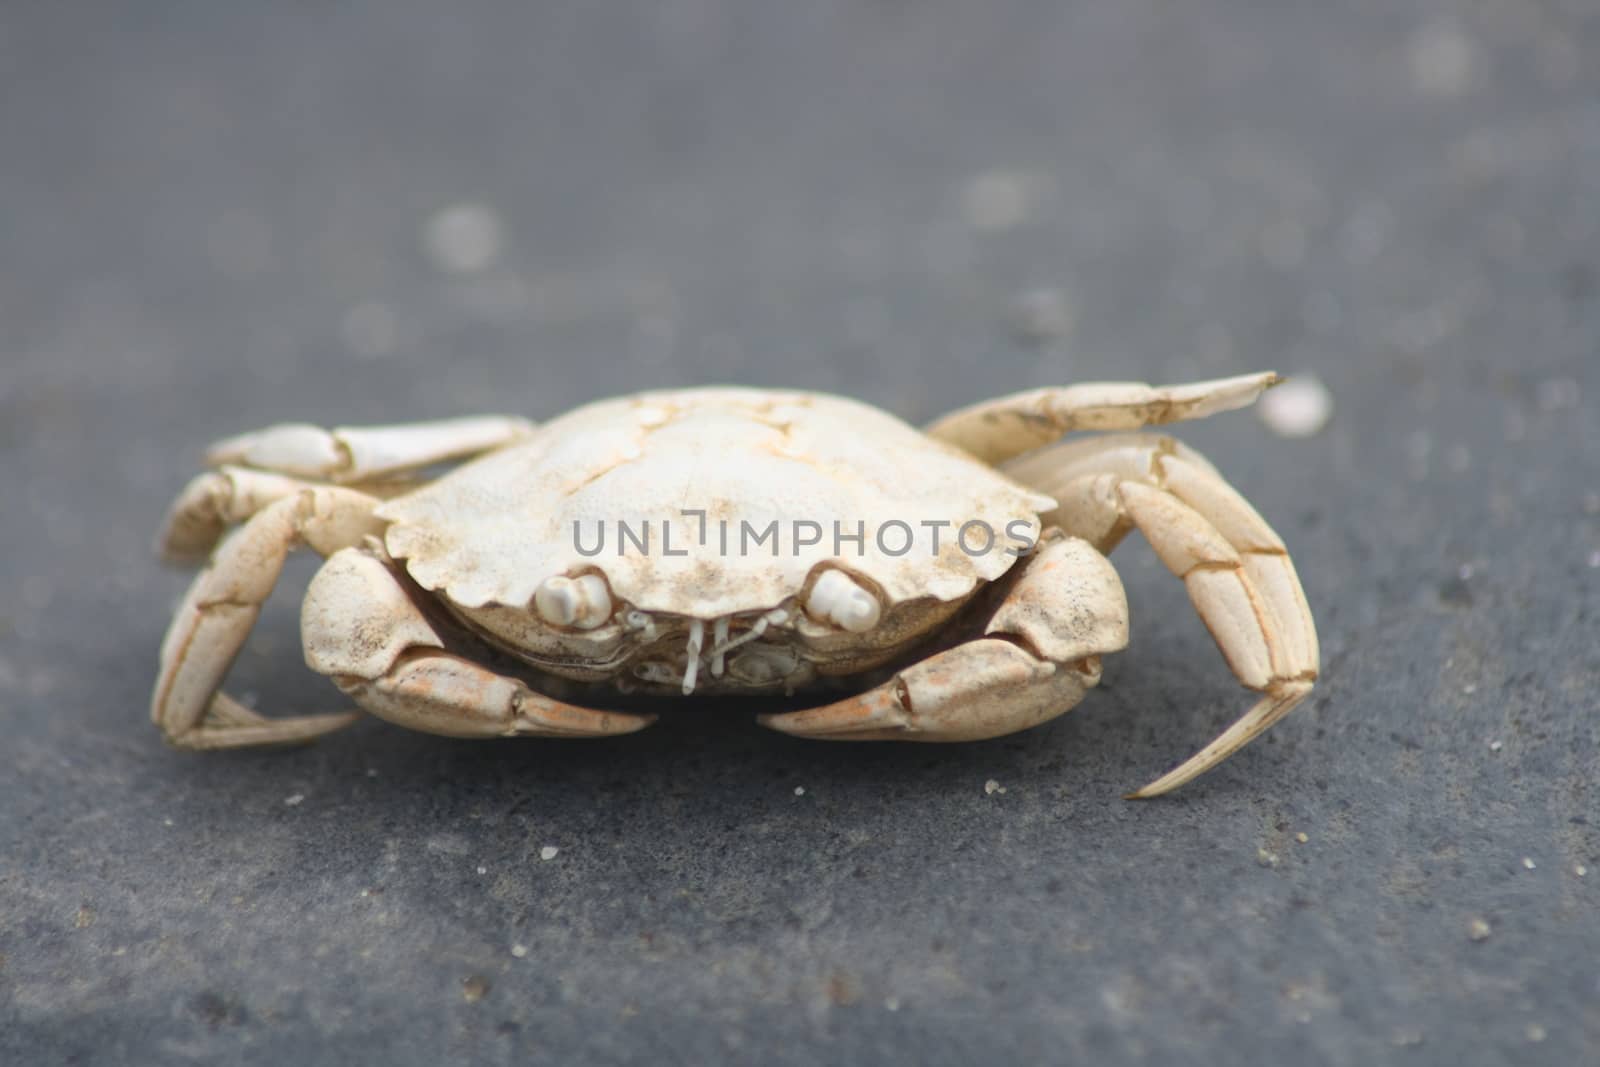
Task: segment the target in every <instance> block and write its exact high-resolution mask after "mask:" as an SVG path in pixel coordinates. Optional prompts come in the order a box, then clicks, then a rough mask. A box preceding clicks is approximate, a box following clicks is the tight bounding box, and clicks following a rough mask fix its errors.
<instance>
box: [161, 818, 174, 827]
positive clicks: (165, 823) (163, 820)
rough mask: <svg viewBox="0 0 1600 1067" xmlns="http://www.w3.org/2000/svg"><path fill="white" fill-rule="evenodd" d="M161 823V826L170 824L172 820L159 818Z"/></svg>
mask: <svg viewBox="0 0 1600 1067" xmlns="http://www.w3.org/2000/svg"><path fill="white" fill-rule="evenodd" d="M161 825H162V826H171V825H172V820H171V819H162V820H161Z"/></svg>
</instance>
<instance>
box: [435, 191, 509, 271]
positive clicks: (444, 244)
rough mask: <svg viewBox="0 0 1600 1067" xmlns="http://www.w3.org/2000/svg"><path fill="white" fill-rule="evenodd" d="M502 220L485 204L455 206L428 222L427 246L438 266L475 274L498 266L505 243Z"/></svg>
mask: <svg viewBox="0 0 1600 1067" xmlns="http://www.w3.org/2000/svg"><path fill="white" fill-rule="evenodd" d="M502 240H503V238H502V233H501V225H500V218H499V216H497V215H496V214H495V213H494V210H493V209H492V208H490V207H488V206H487V205H485V204H453V205H451V206H450V207H447V208H445V209H444V210H442V211H440V212H438V213H437V214H435V215H434V216H433V217H432V218H431V219H429V220H428V224H427V226H426V227H425V228H424V230H423V243H424V244H426V245H427V248H428V255H429V256H430V257H431V258H432V259H433V264H434V266H436V267H438V268H439V269H440V270H442V271H446V272H448V273H450V274H473V273H476V272H477V271H481V270H483V269H484V268H486V267H488V266H490V265H491V264H492V263H494V261H495V259H496V257H498V256H499V254H500V245H501V243H502Z"/></svg>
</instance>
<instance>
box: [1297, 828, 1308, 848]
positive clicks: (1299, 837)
mask: <svg viewBox="0 0 1600 1067" xmlns="http://www.w3.org/2000/svg"><path fill="white" fill-rule="evenodd" d="M1294 839H1295V840H1296V841H1298V842H1300V843H1301V844H1302V845H1303V844H1305V843H1306V842H1307V841H1310V840H1311V838H1309V837H1307V836H1306V832H1305V831H1304V830H1301V831H1300V832H1299V833H1297V834H1295V835H1294Z"/></svg>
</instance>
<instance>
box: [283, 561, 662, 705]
mask: <svg viewBox="0 0 1600 1067" xmlns="http://www.w3.org/2000/svg"><path fill="white" fill-rule="evenodd" d="M380 551H381V550H379V549H368V548H362V549H355V548H350V549H345V550H344V551H342V552H339V553H337V554H335V555H334V556H333V557H332V558H331V559H329V560H328V562H327V563H325V564H324V565H323V567H322V569H321V570H319V571H318V572H317V575H316V577H315V578H313V579H312V581H311V586H310V588H309V589H308V590H307V591H306V599H305V603H304V607H303V609H302V612H301V617H300V631H301V636H302V640H303V641H304V642H305V651H306V663H307V664H308V665H309V666H310V667H311V669H312V670H315V671H318V672H320V673H322V674H326V675H328V676H330V677H331V678H333V680H334V682H335V683H336V684H337V685H338V686H339V688H340V689H342V690H344V692H345V693H346V694H348V695H349V696H350V697H351V699H353V700H354V701H355V702H356V703H357V704H359V705H361V707H363V708H365V709H366V710H367V711H369V712H371V713H372V714H374V715H377V716H378V717H379V718H383V719H387V720H389V721H390V722H392V723H396V724H397V725H400V726H405V727H408V728H409V729H412V730H421V731H423V732H425V733H432V734H443V735H445V736H448V737H515V736H538V737H612V736H616V735H618V734H629V733H633V732H634V731H635V730H642V729H644V728H645V727H646V726H649V725H650V724H651V723H652V722H654V721H655V716H653V715H629V714H624V713H622V712H614V711H595V710H592V709H589V708H582V707H577V706H575V705H572V704H565V703H562V702H561V701H559V700H555V699H553V698H551V697H547V696H545V695H543V694H542V693H537V692H534V691H533V690H532V689H529V688H528V687H527V686H526V685H524V684H523V683H522V682H521V681H519V680H517V679H515V678H508V677H506V676H504V675H501V674H496V673H495V672H493V671H491V670H488V669H487V668H485V667H481V666H479V665H478V664H476V663H473V662H472V661H470V660H468V659H465V658H464V657H462V656H458V655H456V654H454V653H452V652H450V651H447V650H446V648H445V644H444V641H443V640H442V639H441V638H440V636H439V633H438V631H437V630H436V629H435V627H434V625H433V624H432V623H431V622H429V621H428V619H427V617H426V616H424V615H423V613H422V611H421V610H420V609H419V608H418V607H417V604H416V601H415V600H414V599H413V597H412V594H411V592H410V591H409V582H408V580H407V579H406V578H404V577H402V576H401V575H400V574H399V573H397V570H398V569H397V568H395V567H393V566H392V565H391V564H390V563H388V562H387V561H386V560H383V559H380V558H379V557H378V555H377V553H378V552H380ZM351 619H361V620H364V621H363V624H362V625H361V626H357V627H352V626H351V625H350V620H351Z"/></svg>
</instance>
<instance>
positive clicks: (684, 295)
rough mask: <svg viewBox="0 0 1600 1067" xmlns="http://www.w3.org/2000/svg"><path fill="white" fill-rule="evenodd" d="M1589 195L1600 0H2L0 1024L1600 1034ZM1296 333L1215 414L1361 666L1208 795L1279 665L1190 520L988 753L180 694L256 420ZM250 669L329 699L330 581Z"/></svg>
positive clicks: (1172, 1052)
mask: <svg viewBox="0 0 1600 1067" xmlns="http://www.w3.org/2000/svg"><path fill="white" fill-rule="evenodd" d="M462 205H468V209H467V210H466V211H464V212H463V211H461V210H459V208H460V207H461V206H462ZM470 205H482V206H483V208H484V209H486V210H487V211H488V212H489V215H488V217H487V219H486V220H485V217H484V216H483V215H482V213H481V211H479V212H477V213H475V210H474V209H472V208H471V207H470ZM452 207H455V208H457V209H458V210H456V211H455V212H454V213H453V214H444V215H442V216H441V213H447V212H449V211H450V209H451V208H452ZM463 218H465V222H464V223H463V222H462V219H463ZM441 219H442V221H441ZM430 220H432V221H430ZM451 220H454V222H453V223H452V221H451ZM485 221H487V223H488V226H487V231H486V232H485V227H484V226H483V225H481V224H482V223H484V222H485ZM1597 231H1600V20H1597V18H1596V11H1595V8H1594V6H1593V5H1592V4H1591V3H1587V2H1583V0H1567V2H1565V3H1563V2H1557V0H1552V2H1546V3H1534V2H1531V0H1498V2H1494V3H1474V4H1459V5H1456V4H1449V3H1443V2H1430V3H1419V4H1412V5H1396V4H1389V3H1376V2H1347V3H1319V4H1307V3H1298V4H1260V3H1255V4H1252V3H1245V2H1239V0H1203V2H1193V3H1187V4H1183V5H1176V4H1159V3H1153V2H1150V0H1119V2H1116V3H1110V2H1106V3H1098V4H1060V3H1055V2H1046V0H1034V2H1026V0H1018V2H1006V3H983V4H976V3H968V2H958V0H947V2H939V3H923V4H903V3H890V2H877V3H852V4H845V3H783V2H780V0H770V2H767V3H734V2H718V0H704V2H679V0H675V2H671V3H664V2H659V0H640V2H636V3H631V4H612V5H592V4H565V5H528V4H516V3H499V4H490V3H464V4H455V5H426V4H417V3H383V4H379V3H352V4H342V5H306V4H301V5H255V6H249V7H247V6H245V5H216V4H199V3H186V4H185V3H150V4H141V5H104V6H100V7H97V6H95V5H43V4H36V5H10V6H9V7H8V9H7V10H6V11H5V12H4V13H3V14H0V545H3V546H4V552H3V553H0V727H3V729H4V741H3V743H0V746H3V747H0V755H3V759H0V767H3V774H0V1062H5V1063H8V1064H28V1065H32V1064H55V1063H86V1064H87V1063H124V1062H126V1063H157V1062H160V1063H175V1062H185V1061H199V1062H238V1063H261V1064H279V1063H296V1062H299V1063H317V1064H321V1063H350V1062H386V1063H390V1064H394V1065H402V1064H439V1063H447V1062H463V1061H466V1060H468V1059H472V1060H482V1061H486V1062H506V1063H510V1062H515V1063H530V1062H577V1061H580V1060H585V1061H590V1062H624V1061H629V1060H642V1059H644V1058H646V1057H649V1058H651V1059H653V1060H656V1061H660V1062H684V1063H691V1062H713V1061H717V1060H743V1061H747V1062H748V1061H755V1060H759V1061H761V1062H769V1063H817V1062H863V1061H870V1060H878V1061H905V1062H921V1063H941V1062H951V1063H954V1062H972V1061H975V1060H986V1061H990V1062H1015V1061H1018V1060H1040V1059H1042V1060H1067V1059H1072V1060H1077V1061H1080V1062H1094V1063H1144V1062H1149V1063H1190V1062H1197V1061H1210V1062H1241V1063H1242V1062H1254V1063H1287V1062H1311V1063H1332V1064H1367V1063H1374V1062H1404V1063H1451V1064H1490V1063H1577V1062H1591V1063H1592V1062H1596V1061H1597V1060H1600V1051H1597V1050H1600V910H1597V905H1600V837H1597V834H1600V805H1597V800H1596V790H1595V781H1596V777H1597V772H1600V729H1597V725H1596V724H1597V718H1596V701H1597V697H1596V692H1597V686H1600V651H1597V647H1596V646H1597V642H1596V635H1597V632H1600V627H1597V609H1600V556H1597V555H1596V553H1600V495H1597V494H1600V415H1597V408H1596V399H1597V398H1600V373H1597V366H1600V352H1597V342H1600V301H1597V286H1600V275H1597V271H1600V262H1597V249H1600V232H1597ZM430 234H431V235H432V237H431V238H430V236H429V235H430ZM462 268H466V269H462ZM1267 366H1273V367H1277V368H1278V369H1280V370H1284V371H1288V372H1308V371H1309V372H1315V373H1316V374H1318V375H1320V376H1321V377H1322V378H1323V379H1324V380H1325V381H1326V382H1327V383H1328V385H1329V386H1330V388H1331V389H1332V392H1333V395H1334V397H1335V403H1336V411H1335V414H1334V420H1333V422H1332V424H1331V425H1330V427H1329V428H1328V429H1327V430H1326V431H1325V432H1324V433H1323V434H1321V435H1320V436H1317V437H1314V438H1311V439H1309V440H1303V441H1285V440H1281V439H1279V438H1277V437H1275V436H1274V435H1273V434H1272V433H1270V432H1269V431H1268V430H1267V429H1266V428H1265V427H1264V426H1262V425H1261V424H1260V423H1259V422H1258V421H1257V420H1256V419H1255V418H1254V417H1252V416H1251V415H1248V414H1240V415H1231V416H1227V417H1224V418H1219V419H1216V420H1214V421H1212V422H1210V423H1207V424H1204V425H1197V426H1194V427H1192V428H1187V429H1185V430H1184V431H1183V433H1182V436H1183V437H1184V438H1185V439H1186V440H1188V441H1190V442H1191V443H1194V444H1196V445H1197V446H1199V447H1201V448H1202V449H1204V450H1205V451H1207V452H1208V454H1209V455H1211V456H1212V458H1213V459H1215V460H1216V461H1217V462H1218V463H1219V464H1220V465H1221V466H1222V467H1223V468H1224V469H1225V470H1226V471H1227V472H1228V473H1229V475H1230V477H1231V478H1232V479H1233V480H1234V481H1235V483H1236V484H1237V485H1239V486H1240V487H1241V488H1242V489H1243V490H1244V491H1245V492H1246V493H1247V494H1248V495H1249V496H1250V497H1251V498H1252V499H1253V500H1254V501H1256V502H1257V503H1258V504H1259V506H1260V507H1261V509H1262V510H1263V511H1264V512H1265V513H1266V514H1267V515H1268V516H1269V517H1270V518H1271V519H1272V520H1273V521H1274V522H1275V523H1276V524H1277V525H1278V527H1279V528H1280V530H1282V532H1283V533H1284V535H1285V536H1286V538H1287V539H1288V541H1289V543H1290V546H1291V548H1292V549H1293V551H1294V553H1295V555H1296V558H1297V559H1298V561H1299V563H1300V568H1301V573H1302V575H1303V576H1304V579H1305V582H1306V585H1307V588H1308V591H1309V595H1310V597H1311V601H1312V603H1313V605H1314V607H1315V609H1316V613H1317V617H1318V619H1319V622H1320V625H1321V630H1322V636H1323V641H1324V649H1325V667H1326V671H1325V680H1324V682H1323V683H1322V684H1321V685H1320V687H1319V688H1318V690H1317V693H1316V695H1315V698H1314V699H1313V700H1312V701H1311V702H1310V703H1309V704H1308V706H1306V707H1305V708H1304V709H1302V710H1301V711H1299V712H1297V713H1296V714H1295V715H1294V716H1293V717H1292V718H1290V719H1288V720H1287V721H1285V722H1284V723H1283V724H1281V725H1280V726H1279V727H1278V728H1277V729H1276V730H1275V731H1274V732H1273V733H1272V734H1271V735H1270V736H1269V737H1268V738H1267V739H1265V740H1264V741H1262V742H1261V743H1258V744H1257V745H1255V746H1254V747H1253V748H1251V749H1250V750H1248V751H1247V752H1245V753H1243V754H1242V755H1240V756H1239V757H1237V758H1235V759H1234V760H1232V761H1231V762H1230V763H1228V764H1227V765H1226V766H1225V767H1223V768H1222V769H1220V770H1219V771H1217V772H1216V773H1214V774H1213V775H1211V776H1210V777H1209V778H1207V779H1204V780H1203V781H1201V782H1200V783H1197V784H1196V785H1195V786H1193V787H1191V788H1189V789H1186V790H1185V791H1183V792H1182V793H1180V794H1178V795H1177V796H1175V797H1173V798H1172V799H1170V800H1167V801H1163V802H1157V803H1148V804H1134V803H1128V802H1124V801H1122V800H1120V799H1119V794H1120V793H1121V792H1122V791H1124V790H1126V789H1128V788H1131V787H1134V786H1137V785H1138V784H1140V783H1142V782H1143V781H1145V780H1147V779H1148V778H1149V777H1150V776H1152V775H1153V774H1154V773H1156V772H1158V771H1160V770H1163V769H1165V768H1166V767H1167V766H1169V765H1171V764H1172V763H1174V762H1176V761H1177V760H1178V759H1180V758H1182V757H1183V756H1184V755H1186V754H1188V753H1189V752H1190V751H1192V750H1193V749H1194V748H1195V747H1196V746H1197V745H1199V744H1200V743H1202V742H1203V741H1204V740H1205V739H1207V738H1208V737H1209V736H1210V735H1211V734H1212V733H1213V732H1214V731H1215V730H1217V729H1218V728H1219V727H1220V726H1221V725H1222V724H1223V723H1225V722H1227V721H1229V720H1230V719H1231V718H1232V717H1233V716H1234V715H1236V714H1237V713H1238V712H1239V711H1240V710H1241V709H1242V708H1243V706H1244V704H1245V702H1246V699H1247V698H1246V695H1245V694H1244V693H1242V692H1241V691H1239V690H1238V689H1236V688H1235V687H1234V686H1233V684H1232V683H1231V681H1230V679H1229V678H1228V676H1227V673H1226V671H1225V670H1224V668H1223V667H1222V665H1221V663H1220V661H1219V659H1218V657H1217V655H1216V653H1215V650H1214V649H1213V648H1212V647H1211V645H1210V644H1209V641H1208V639H1207V637H1206V635H1205V633H1204V630H1203V628H1202V627H1201V626H1200V624H1199V623H1198V622H1197V621H1196V620H1195V619H1194V618H1192V617H1191V615H1190V613H1189V610H1188V608H1187V606H1186V605H1185V602H1184V599H1183V596H1182V593H1181V590H1180V588H1179V586H1178V584H1177V583H1176V582H1174V581H1173V580H1171V579H1170V578H1169V577H1167V576H1166V574H1165V573H1164V572H1163V571H1161V569H1160V568H1159V566H1158V565H1157V564H1156V562H1155V561H1154V559H1153V557H1152V556H1151V554H1150V553H1149V551H1148V550H1147V549H1146V548H1144V547H1143V546H1142V545H1130V546H1129V547H1127V548H1125V549H1123V550H1121V551H1120V552H1119V553H1118V555H1117V560H1118V563H1119V566H1120V567H1121V569H1122V570H1123V572H1124V574H1125V577H1126V580H1127V583H1128V586H1129V590H1130V597H1131V600H1132V606H1133V611H1134V616H1135V623H1134V644H1133V647H1132V648H1131V649H1130V650H1129V651H1128V652H1127V653H1125V654H1124V655H1122V656H1120V657H1118V658H1116V659H1114V660H1113V661H1110V662H1109V663H1108V665H1107V671H1106V684H1105V685H1104V686H1103V688H1102V689H1101V690H1100V691H1099V692H1097V693H1095V694H1094V695H1092V696H1091V698H1090V699H1089V700H1088V701H1087V702H1086V703H1085V704H1084V705H1083V706H1082V707H1081V708H1079V709H1078V710H1076V711H1075V712H1073V713H1072V714H1071V715H1069V716H1067V717H1065V718H1063V719H1061V720H1058V721H1057V722H1055V723H1053V724H1051V725H1049V726H1046V727H1044V728H1041V729H1039V730H1036V731H1034V732H1032V733H1031V734H1029V735H1025V736H1019V737H1014V738H1010V739H1006V740H1002V741H998V742H993V743H988V744H976V745H967V746H955V747H942V748H936V749H930V748H924V747H909V746H908V747H831V746H823V745H808V744H804V743H800V742H796V741H792V740H789V739H786V738H783V737H780V736H776V735H769V734H767V733H765V732H764V731H761V730H759V729H758V728H757V727H756V726H755V725H754V724H753V723H752V722H751V721H750V719H749V716H748V715H747V714H745V713H744V712H745V710H746V709H743V708H734V709H727V708H722V709H718V710H716V711H714V712H713V711H703V712H701V713H698V714H695V713H686V714H684V715H682V716H681V717H678V718H677V719H675V720H674V721H671V722H668V723H666V724H664V725H661V726H659V727H657V728H655V729H653V730H651V731H648V732H646V733H644V734H642V735H639V736H637V737H633V738H629V739H625V740H622V741H618V742H616V743H605V744H585V745H577V744H574V745H563V744H552V743H536V742H529V743H507V744H474V743H465V742H451V741H444V740H439V739H435V738H430V737H425V736H421V735H414V734H409V733H406V732H403V731H401V730H398V729H393V728H390V727H387V726H385V725H383V724H381V723H377V722H369V723H363V724H362V725H360V726H359V727H357V728H354V729H352V730H350V731H347V732H346V733H344V734H341V735H338V736H336V737H333V738H331V739H329V740H327V741H326V742H325V743H322V744H320V745H317V746H315V747H312V748H309V749H304V750H299V751H291V752H275V753H253V754H237V755H214V756H190V755H184V754H180V753H176V752H172V751H168V750H167V749H165V748H164V747H163V746H162V744H161V743H160V741H159V739H158V738H157V736H156V734H155V732H154V730H153V729H152V728H151V726H150V724H149V723H148V722H147V721H146V712H145V701H146V698H147V692H148V689H149V686H150V683H151V680H152V675H153V670H154V664H155V654H156V647H157V644H158V641H159V638H160V635H161V632H162V630H163V628H164V626H165V624H166V621H167V618H168V616H169V613H170V611H171V608H172V607H173V604H174V601H175V599H176V598H177V596H178V595H179V593H180V591H181V589H182V586H183V583H184V581H185V579H184V577H183V576H181V575H178V574H175V573H172V572H169V571H167V570H164V569H162V568H161V567H160V566H159V565H158V564H157V563H156V562H155V561H154V560H153V558H152V556H151V553H150V541H151V539H152V536H153V534H154V531H155V529H156V526H157V523H158V521H159V518H160V515H161V512H162V510H163V509H164V507H165V505H166V503H167V501H168V499H169V498H170V497H171V495H172V494H173V493H174V492H176V491H177V489H178V488H179V487H180V486H181V485H182V483H183V482H184V480H185V479H186V478H187V477H188V476H189V475H190V474H191V473H192V472H193V471H194V470H195V469H196V466H197V464H198V462H199V453H200V448H201V446H202V445H203V443H204V442H206V441H208V440H209V439H211V438H213V437H215V436H218V435H221V434H225V433H230V432H235V431H238V430H242V429H245V428H249V427H253V426H257V425H260V424H264V423H268V422H273V421H278V420H283V419H291V418H292V419H304V420H310V421H323V422H361V421H375V420H394V419H402V418H413V417H421V416H430V415H444V414H453V413H459V412H469V411H478V410H485V409H512V410H519V411H522V412H525V413H528V414H530V415H534V416H546V415H549V414H553V413H555V412H559V411H561V410H563V409H565V408H567V407H569V406H571V405H573V404H575V403H578V402H580V401H582V400H585V399H588V398H591V397H595V396H598V395H603V394H609V393H615V392H619V391H626V390H631V389H634V388H638V387H644V386H658V385H675V384H688V383H696V382H703V381H709V380H731V381H740V382H748V383H755V384H784V385H792V386H802V387H813V388H824V389H831V390H837V391H843V392H848V393H851V394H854V395H857V396H861V397H863V398H866V399H868V400H871V401H874V402H877V403H880V404H882V405H884V406H886V407H888V408H890V409H892V410H895V411H897V412H899V413H901V414H903V415H905V416H907V417H910V418H915V419H922V418H927V417H931V416H932V415H934V414H936V413H938V412H940V411H941V410H944V409H947V408H949V407H951V406H954V405H956V404H959V403H964V402H967V401H969V400H972V399H976V398H979V397H982V396H986V395H990V394H994V393H999V392H1003V391H1009V390H1013V389H1018V388H1022V387H1026V386H1031V385H1035V384H1042V383H1047V382H1050V383H1055V382H1066V381H1072V380H1083V379H1092V378H1106V377H1111V378H1138V379H1154V380H1182V379H1188V378H1194V377H1199V376H1207V375H1216V374H1225V373H1234V372H1239V371H1243V370H1249V369H1256V368H1261V367H1267ZM307 573H309V567H308V565H305V564H303V563H302V564H299V565H297V566H296V567H295V568H293V569H292V575H291V578H292V581H291V584H293V583H296V582H303V581H304V578H305V576H306V575H307ZM234 687H235V688H236V689H237V690H241V691H246V692H251V693H255V694H257V695H258V696H259V699H260V701H261V703H262V704H263V705H265V706H269V707H277V708H290V707H294V708H305V709H315V708H322V707H326V706H333V705H335V704H336V703H337V702H338V699H339V698H338V694H337V693H336V692H335V691H334V690H333V689H332V688H331V687H329V686H327V685H326V684H325V683H323V682H321V681H320V680H318V679H315V678H313V677H312V676H310V674H309V673H308V672H306V671H304V670H303V669H302V667H301V664H300V655H299V650H298V643H297V635H296V632H295V624H294V596H293V593H292V592H289V593H286V594H285V595H284V596H282V597H280V598H278V599H276V600H275V601H274V603H273V605H272V610H271V611H270V612H269V614H268V616H267V618H266V620H265V622H264V624H263V626H262V628H261V629H260V631H259V632H258V635H257V636H256V638H255V639H254V640H253V641H252V642H251V644H250V646H249V647H248V649H247V651H246V653H245V654H244V655H243V657H242V658H241V660H240V663H239V665H238V670H237V672H236V677H235V682H234ZM989 779H993V780H995V781H997V782H998V783H999V784H1000V785H1002V786H1003V787H1004V790H1005V791H1004V792H1003V793H1001V792H995V793H992V794H986V792H985V789H984V783H985V781H986V780H989ZM802 789H803V790H804V792H803V794H802V793H800V792H799V790H802ZM1302 833H1303V834H1304V835H1305V837H1306V840H1304V841H1301V840H1299V838H1298V836H1297V835H1299V834H1302ZM546 846H554V847H557V848H559V850H560V851H559V853H558V854H557V855H556V856H555V857H554V858H553V859H549V860H544V859H541V858H540V857H541V849H543V848H545V847H546ZM1584 869H1587V872H1588V873H1587V876H1584V875H1583V874H1582V873H1581V872H1582V870H1584ZM1480 922H1481V923H1483V924H1487V926H1486V928H1487V936H1486V937H1482V936H1481V935H1482V934H1483V932H1484V929H1485V927H1483V926H1480V925H1477V924H1478V923H1480Z"/></svg>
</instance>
